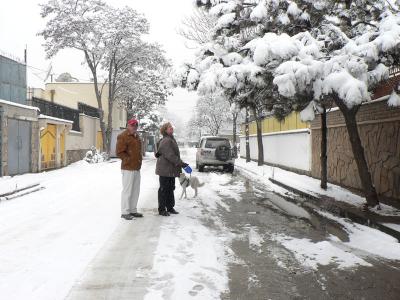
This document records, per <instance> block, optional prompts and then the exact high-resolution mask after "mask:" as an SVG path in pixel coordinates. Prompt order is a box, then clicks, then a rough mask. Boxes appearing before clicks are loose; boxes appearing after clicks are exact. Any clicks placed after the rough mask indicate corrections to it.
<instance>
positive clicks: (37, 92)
mask: <svg viewBox="0 0 400 300" xmlns="http://www.w3.org/2000/svg"><path fill="white" fill-rule="evenodd" d="M99 86H100V87H101V84H99ZM52 90H53V91H54V93H53V95H54V96H53V99H54V103H57V104H60V105H64V106H68V107H71V108H73V109H78V102H82V103H84V104H87V105H90V106H93V107H96V108H97V107H98V103H97V99H96V93H95V92H94V84H93V83H83V82H53V83H46V86H45V89H44V90H42V89H34V91H33V96H34V97H38V98H42V99H45V100H47V101H51V98H52V96H51V95H52V92H51V91H52ZM101 99H102V105H103V110H104V121H105V122H106V123H107V117H108V105H107V99H108V84H106V85H104V87H103V93H102V96H101ZM120 110H123V111H124V113H122V114H120ZM120 115H122V118H120ZM112 125H113V126H112V127H113V128H114V129H119V128H120V127H125V126H126V113H125V110H124V109H121V108H119V107H118V106H117V105H114V108H113V124H112Z"/></svg>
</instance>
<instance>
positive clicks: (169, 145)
mask: <svg viewBox="0 0 400 300" xmlns="http://www.w3.org/2000/svg"><path fill="white" fill-rule="evenodd" d="M157 152H158V153H159V154H160V157H159V158H157V164H156V174H157V175H159V176H164V177H179V174H180V173H182V164H183V162H182V160H181V156H180V153H179V148H178V144H177V143H176V141H175V139H174V137H172V136H169V135H166V136H164V137H163V138H162V139H161V140H160V142H159V144H158V149H157Z"/></svg>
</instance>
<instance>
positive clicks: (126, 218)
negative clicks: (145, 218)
mask: <svg viewBox="0 0 400 300" xmlns="http://www.w3.org/2000/svg"><path fill="white" fill-rule="evenodd" d="M121 218H122V219H125V220H133V219H134V217H133V216H131V215H130V214H127V215H121Z"/></svg>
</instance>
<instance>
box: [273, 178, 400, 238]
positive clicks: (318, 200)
mask: <svg viewBox="0 0 400 300" xmlns="http://www.w3.org/2000/svg"><path fill="white" fill-rule="evenodd" d="M268 179H269V181H271V182H272V183H274V184H276V185H278V186H280V187H282V188H284V189H286V190H288V191H290V192H292V193H294V194H297V195H299V196H300V197H302V198H304V199H306V200H309V201H312V202H313V203H314V204H316V205H317V206H318V207H319V208H321V209H326V210H328V211H329V212H331V213H334V214H336V215H338V216H339V217H344V218H348V219H350V220H352V221H353V222H355V223H358V224H361V225H366V226H369V227H373V228H375V229H379V230H381V231H382V232H384V233H386V234H388V235H391V236H392V237H394V238H396V239H397V240H398V241H400V232H399V231H396V230H394V229H392V228H390V227H387V226H385V225H384V224H382V223H383V222H385V221H384V220H379V219H385V218H386V217H385V216H380V215H377V214H375V213H372V212H363V211H361V210H360V209H358V208H357V207H352V206H351V205H349V204H345V203H343V202H340V201H337V200H336V199H332V198H328V197H325V196H324V197H325V199H326V200H327V199H330V201H329V207H326V206H325V205H322V204H323V203H322V202H323V199H322V197H318V196H315V195H312V194H311V193H307V192H304V191H301V190H299V189H296V188H294V187H292V186H289V185H287V184H285V183H283V182H281V181H279V180H276V179H273V178H268ZM290 198H292V197H290ZM292 200H293V201H294V202H297V201H296V199H293V198H292ZM327 208H328V209H327ZM390 218H394V219H396V221H398V222H399V223H400V217H390ZM386 223H390V222H389V221H387V222H386Z"/></svg>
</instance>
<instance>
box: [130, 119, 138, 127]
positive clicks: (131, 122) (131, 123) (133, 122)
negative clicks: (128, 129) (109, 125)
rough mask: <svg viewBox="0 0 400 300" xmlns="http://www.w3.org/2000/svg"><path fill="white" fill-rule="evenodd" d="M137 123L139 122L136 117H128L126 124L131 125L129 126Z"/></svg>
mask: <svg viewBox="0 0 400 300" xmlns="http://www.w3.org/2000/svg"><path fill="white" fill-rule="evenodd" d="M138 124H139V122H138V120H136V119H130V120H129V121H128V125H131V126H134V125H138Z"/></svg>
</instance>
